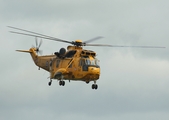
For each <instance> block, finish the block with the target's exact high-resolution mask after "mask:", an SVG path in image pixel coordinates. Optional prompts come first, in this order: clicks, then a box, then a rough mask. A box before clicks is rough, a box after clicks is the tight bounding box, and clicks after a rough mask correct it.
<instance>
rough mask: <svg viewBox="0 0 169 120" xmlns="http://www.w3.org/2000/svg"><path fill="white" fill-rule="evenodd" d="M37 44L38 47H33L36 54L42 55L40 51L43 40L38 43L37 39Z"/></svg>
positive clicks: (36, 39)
mask: <svg viewBox="0 0 169 120" xmlns="http://www.w3.org/2000/svg"><path fill="white" fill-rule="evenodd" d="M35 44H36V47H35V46H33V47H34V48H35V49H36V53H37V54H40V55H42V50H40V49H39V48H40V47H41V45H42V39H41V40H40V42H39V43H38V38H37V37H36V38H35Z"/></svg>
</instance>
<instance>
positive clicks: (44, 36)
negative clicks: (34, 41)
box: [7, 26, 72, 44]
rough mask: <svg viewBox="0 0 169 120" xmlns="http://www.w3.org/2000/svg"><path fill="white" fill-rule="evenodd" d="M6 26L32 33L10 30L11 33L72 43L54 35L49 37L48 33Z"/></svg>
mask: <svg viewBox="0 0 169 120" xmlns="http://www.w3.org/2000/svg"><path fill="white" fill-rule="evenodd" d="M7 27H9V28H12V29H16V30H21V31H24V32H28V33H32V34H27V33H20V32H13V31H10V32H11V33H16V34H22V35H27V36H37V37H39V38H44V39H50V40H54V41H59V42H65V43H70V44H72V42H70V41H67V40H62V39H58V38H55V37H51V36H48V35H44V34H40V33H36V32H33V31H29V30H24V29H20V28H16V27H12V26H7ZM33 34H35V35H33Z"/></svg>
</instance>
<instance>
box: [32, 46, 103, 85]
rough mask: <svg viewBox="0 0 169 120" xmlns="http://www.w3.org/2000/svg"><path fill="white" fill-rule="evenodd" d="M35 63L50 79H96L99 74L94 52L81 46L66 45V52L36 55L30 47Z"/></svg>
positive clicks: (88, 80) (87, 81)
mask: <svg viewBox="0 0 169 120" xmlns="http://www.w3.org/2000/svg"><path fill="white" fill-rule="evenodd" d="M30 51H32V52H30V53H31V55H32V58H33V60H34V62H35V64H36V65H37V66H38V67H39V68H42V69H44V70H46V71H48V72H50V79H57V80H75V81H84V82H86V83H89V82H90V81H96V80H98V79H99V76H100V66H99V61H98V59H97V58H96V53H95V52H93V51H90V50H84V49H82V47H77V46H68V48H67V52H65V53H64V54H63V53H62V54H61V53H58V52H57V53H55V55H48V56H38V55H37V54H36V51H35V49H33V48H31V49H30Z"/></svg>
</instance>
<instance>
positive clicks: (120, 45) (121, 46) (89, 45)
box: [85, 44, 165, 48]
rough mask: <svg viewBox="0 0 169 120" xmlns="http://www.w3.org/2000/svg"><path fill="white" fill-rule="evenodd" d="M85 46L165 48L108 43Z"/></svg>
mask: <svg viewBox="0 0 169 120" xmlns="http://www.w3.org/2000/svg"><path fill="white" fill-rule="evenodd" d="M85 46H105V47H128V48H129V47H130V48H165V47H161V46H122V45H106V44H85Z"/></svg>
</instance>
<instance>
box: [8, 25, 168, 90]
mask: <svg viewBox="0 0 169 120" xmlns="http://www.w3.org/2000/svg"><path fill="white" fill-rule="evenodd" d="M8 27H9V28H12V29H15V30H19V31H23V32H26V33H23V32H15V31H10V32H11V33H15V34H21V35H27V36H32V37H35V38H36V39H35V42H36V47H32V48H30V49H29V50H16V51H19V52H26V53H30V55H31V56H32V59H33V61H34V63H35V64H36V65H37V66H38V67H39V70H40V68H42V69H44V70H46V71H48V72H49V73H50V81H49V83H48V85H49V86H51V84H52V80H54V79H56V80H58V81H59V85H60V86H64V85H65V81H64V80H69V82H70V80H74V81H84V82H86V83H89V82H91V81H94V84H92V89H98V85H97V84H96V81H97V80H98V79H99V77H100V66H99V60H98V59H97V58H96V53H95V52H94V51H91V50H85V49H83V46H105V47H140V48H165V47H159V46H119V45H106V44H89V43H90V42H92V41H95V40H98V39H101V38H103V37H101V36H98V37H95V38H93V39H90V40H87V41H85V42H82V41H81V40H76V41H72V42H70V41H67V40H62V39H58V38H55V37H51V36H47V35H44V34H40V33H36V32H32V31H28V30H24V29H20V28H16V27H12V26H8ZM37 38H43V39H48V40H53V41H58V42H64V43H68V44H72V45H71V46H68V47H67V50H66V49H65V48H61V49H60V51H59V52H55V53H54V55H45V56H39V55H38V53H41V52H42V51H41V50H39V48H40V46H41V44H42V40H41V41H40V43H39V44H38V40H37Z"/></svg>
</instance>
